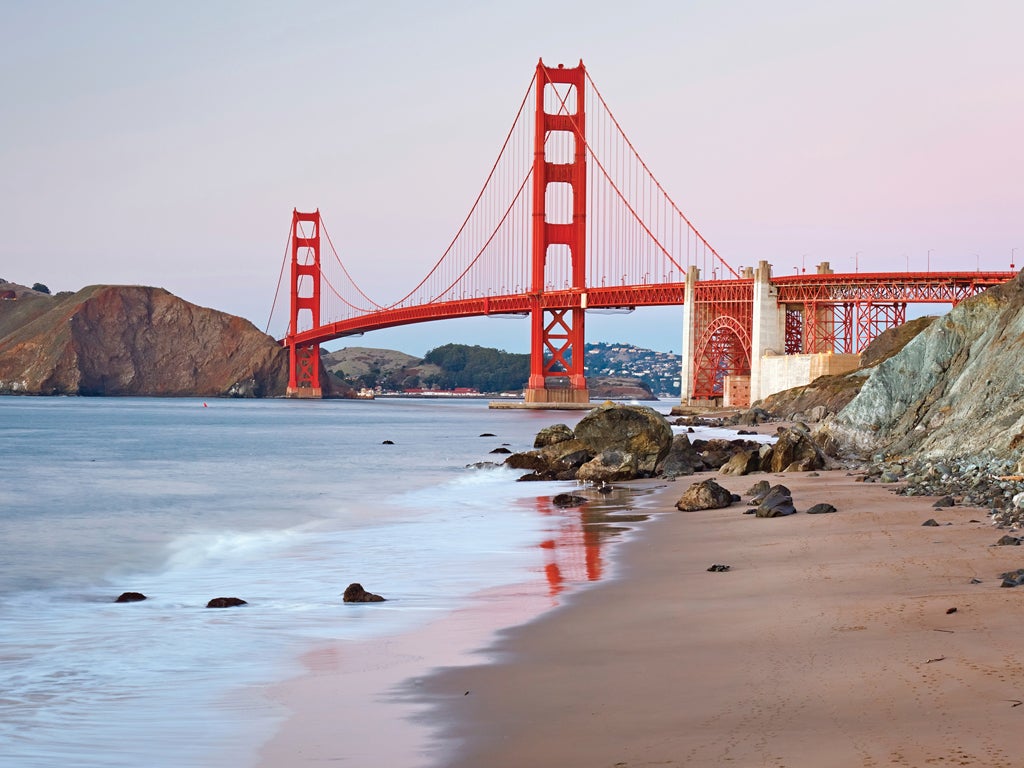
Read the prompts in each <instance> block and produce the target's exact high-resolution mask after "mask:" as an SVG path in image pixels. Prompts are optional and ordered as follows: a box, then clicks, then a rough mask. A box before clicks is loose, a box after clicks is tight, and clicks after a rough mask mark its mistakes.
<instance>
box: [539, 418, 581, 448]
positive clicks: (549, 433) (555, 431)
mask: <svg viewBox="0 0 1024 768" xmlns="http://www.w3.org/2000/svg"><path fill="white" fill-rule="evenodd" d="M573 437H575V435H573V432H572V430H571V429H569V427H568V426H567V425H565V424H552V425H551V426H550V427H544V429H542V430H541V431H540V432H538V433H537V437H536V438H534V441H533V447H534V448H544V447H546V446H549V445H554V444H555V443H561V442H563V441H565V440H572V439H573Z"/></svg>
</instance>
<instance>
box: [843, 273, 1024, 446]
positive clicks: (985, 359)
mask: <svg viewBox="0 0 1024 768" xmlns="http://www.w3.org/2000/svg"><path fill="white" fill-rule="evenodd" d="M1022 395H1024V281H1022V276H1021V275H1020V274H1018V275H1017V277H1015V278H1014V279H1013V280H1011V281H1010V282H1008V283H1005V284H1004V285H1000V286H995V287H993V288H990V289H988V290H987V291H985V292H984V293H982V294H979V295H977V296H974V297H972V298H969V299H966V300H964V301H963V302H961V303H960V304H958V305H957V306H956V307H955V308H953V309H952V310H951V311H950V312H949V313H948V314H946V315H945V316H943V317H940V318H938V319H937V320H935V321H934V322H933V323H932V324H931V325H930V326H928V328H926V329H925V330H924V331H923V332H921V333H920V334H919V335H917V336H916V337H914V338H913V339H912V340H911V341H910V342H909V343H908V344H907V345H906V346H905V347H903V348H902V349H901V350H900V351H899V352H898V353H897V354H895V355H894V356H892V357H890V358H889V359H887V360H885V361H883V362H882V363H880V364H879V365H878V366H877V367H876V368H875V369H874V370H873V371H872V373H871V375H870V376H869V377H868V379H867V380H866V381H865V382H864V385H863V387H862V388H861V390H860V392H859V393H858V394H857V396H856V397H854V398H853V400H852V401H851V402H850V403H849V405H847V406H846V407H845V408H844V409H843V410H842V411H841V412H839V413H838V414H837V415H836V416H835V417H834V418H833V419H832V420H830V421H828V422H826V424H825V425H824V427H823V430H824V432H825V433H826V434H828V435H830V436H831V437H833V438H834V439H835V440H836V441H837V442H838V443H839V444H841V445H843V446H845V447H847V448H852V449H854V450H857V451H859V452H861V453H862V454H879V453H886V454H913V455H916V456H917V457H918V458H939V457H965V456H971V457H977V458H978V460H979V461H986V460H990V459H1007V458H1010V457H1013V458H1017V457H1018V456H1019V454H1020V450H1021V448H1022V447H1024V397H1022Z"/></svg>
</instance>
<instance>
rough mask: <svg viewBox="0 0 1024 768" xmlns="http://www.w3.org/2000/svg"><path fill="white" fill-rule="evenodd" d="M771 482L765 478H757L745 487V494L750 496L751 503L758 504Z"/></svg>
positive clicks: (768, 489)
mask: <svg viewBox="0 0 1024 768" xmlns="http://www.w3.org/2000/svg"><path fill="white" fill-rule="evenodd" d="M771 487H772V484H771V483H769V482H768V481H767V480H758V481H757V482H756V483H754V484H753V485H752V486H750V487H749V488H748V489H747V492H746V494H744V495H746V496H752V497H753V498H752V499H751V500H750V501H751V503H756V504H760V503H761V499H763V498H764V496H765V494H766V493H768V491H770V490H771Z"/></svg>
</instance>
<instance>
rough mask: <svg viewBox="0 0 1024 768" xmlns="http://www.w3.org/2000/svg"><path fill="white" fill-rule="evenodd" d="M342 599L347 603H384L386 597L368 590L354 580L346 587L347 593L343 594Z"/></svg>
mask: <svg viewBox="0 0 1024 768" xmlns="http://www.w3.org/2000/svg"><path fill="white" fill-rule="evenodd" d="M342 600H343V601H344V602H346V603H383V602H384V598H383V597H381V596H380V595H375V594H373V593H372V592H367V591H366V590H365V589H363V585H362V584H359V583H358V582H353V583H352V584H349V585H348V586H347V587H346V588H345V594H344V595H343V596H342Z"/></svg>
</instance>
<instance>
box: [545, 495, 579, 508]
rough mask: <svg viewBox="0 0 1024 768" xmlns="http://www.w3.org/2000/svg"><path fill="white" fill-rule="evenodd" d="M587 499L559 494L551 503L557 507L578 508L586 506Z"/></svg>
mask: <svg viewBox="0 0 1024 768" xmlns="http://www.w3.org/2000/svg"><path fill="white" fill-rule="evenodd" d="M586 501H587V500H586V499H585V498H583V497H582V496H577V495H576V494H575V493H559V494H558V495H556V496H553V497H552V498H551V503H552V504H554V505H555V506H556V507H562V508H563V509H564V508H565V507H578V506H579V505H580V504H585V503H586Z"/></svg>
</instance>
